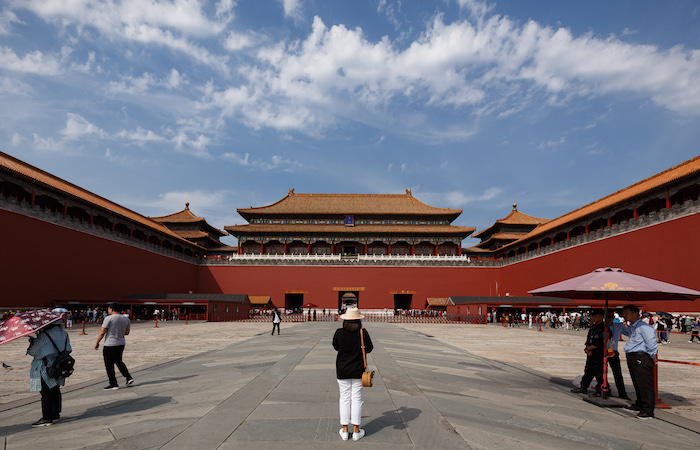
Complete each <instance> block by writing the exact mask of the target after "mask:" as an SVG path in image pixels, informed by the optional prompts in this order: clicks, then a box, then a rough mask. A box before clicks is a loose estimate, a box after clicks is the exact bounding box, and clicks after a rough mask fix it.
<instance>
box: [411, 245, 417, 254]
mask: <svg viewBox="0 0 700 450" xmlns="http://www.w3.org/2000/svg"><path fill="white" fill-rule="evenodd" d="M415 255H416V244H411V256H415Z"/></svg>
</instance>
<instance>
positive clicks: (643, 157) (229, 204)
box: [0, 0, 700, 245]
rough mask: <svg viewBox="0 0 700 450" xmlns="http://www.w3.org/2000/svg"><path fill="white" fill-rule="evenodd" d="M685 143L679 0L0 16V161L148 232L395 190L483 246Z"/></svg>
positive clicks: (693, 48)
mask: <svg viewBox="0 0 700 450" xmlns="http://www.w3.org/2000/svg"><path fill="white" fill-rule="evenodd" d="M698 142H700V3H698V2H697V1H694V0H675V1H673V2H659V1H651V0H617V1H610V0H589V1H586V2H562V1H555V0H529V1H527V2H524V1H522V0H501V1H498V2H497V3H491V2H481V1H479V0H436V1H430V0H402V1H394V0H353V1H347V0H220V1H211V2H209V1H205V0H148V1H145V0H4V1H2V2H0V150H1V151H3V152H6V153H9V154H10V155H12V156H15V157H17V158H20V159H22V160H24V161H27V162H28V163H30V164H33V165H35V166H38V167H39V168H41V169H43V170H46V171H48V172H50V173H53V174H55V175H57V176H59V177H61V178H64V179H67V180H68V181H71V182H73V183H75V184H77V185H79V186H81V187H83V188H85V189H88V190H90V191H92V192H95V193H97V194H99V195H102V196H104V197H107V198H109V199H111V200H113V201H116V202H117V203H120V204H122V205H124V206H126V207H129V208H131V209H133V210H135V211H137V212H139V213H141V214H144V215H147V216H158V215H165V214H170V213H174V212H177V211H179V210H181V209H183V207H184V203H185V202H186V201H189V202H190V209H191V210H192V211H193V212H194V213H195V214H197V215H199V216H203V217H205V218H206V219H207V220H208V221H209V222H210V223H211V224H212V225H214V226H216V227H219V228H223V226H224V225H233V224H241V223H245V222H244V220H243V219H242V218H241V217H240V216H238V214H237V213H236V208H242V207H249V206H262V205H265V204H269V203H273V202H275V201H277V200H279V199H280V198H282V197H284V196H285V195H286V194H287V190H288V189H289V188H295V189H296V192H321V193H404V192H405V189H407V188H408V189H411V190H412V191H413V195H414V196H415V197H417V198H418V199H419V200H422V201H424V202H426V203H428V204H430V205H433V206H438V207H450V208H460V209H463V210H464V213H463V214H462V215H461V216H460V218H459V219H458V220H457V221H456V222H455V225H464V226H474V227H476V228H477V229H483V228H485V227H487V226H489V225H490V224H492V223H493V222H494V221H495V220H497V219H499V218H502V217H504V216H505V215H507V214H508V213H509V211H510V210H511V205H512V203H513V202H517V203H518V205H519V206H518V209H519V210H521V211H523V212H525V213H528V214H531V215H535V216H538V217H546V218H555V217H558V216H560V215H562V214H564V213H566V212H568V211H571V210H572V209H575V208H578V207H580V206H582V205H584V204H586V203H589V202H591V201H593V200H596V199H598V198H601V197H603V196H605V195H607V194H610V193H612V192H614V191H616V190H618V189H621V188H623V187H625V186H628V185H630V184H632V183H635V182H637V181H639V180H641V179H643V178H646V177H648V176H650V175H653V174H655V173H657V172H659V171H661V170H664V169H667V168H669V167H671V166H673V165H676V164H678V163H680V162H683V161H685V160H687V159H690V158H692V157H694V156H696V155H697V154H698V153H700V152H699V151H698V149H699V148H700V146H699V145H698ZM224 241H225V242H227V243H230V244H233V243H234V242H235V240H234V239H232V238H225V239H224ZM472 243H474V242H469V240H468V241H465V245H471V244H472Z"/></svg>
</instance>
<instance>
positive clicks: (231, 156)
mask: <svg viewBox="0 0 700 450" xmlns="http://www.w3.org/2000/svg"><path fill="white" fill-rule="evenodd" d="M221 157H222V158H224V159H227V160H229V161H231V162H234V163H236V164H238V165H241V166H248V165H249V164H250V162H249V158H250V154H249V153H246V154H245V155H243V156H241V155H239V154H238V153H235V152H229V153H224V154H223V155H221Z"/></svg>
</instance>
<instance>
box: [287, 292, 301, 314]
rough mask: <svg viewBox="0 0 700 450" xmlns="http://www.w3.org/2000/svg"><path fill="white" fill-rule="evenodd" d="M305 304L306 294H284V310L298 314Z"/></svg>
mask: <svg viewBox="0 0 700 450" xmlns="http://www.w3.org/2000/svg"><path fill="white" fill-rule="evenodd" d="M303 304H304V294H284V309H286V310H292V311H294V312H297V311H299V310H301V306H302V305H303Z"/></svg>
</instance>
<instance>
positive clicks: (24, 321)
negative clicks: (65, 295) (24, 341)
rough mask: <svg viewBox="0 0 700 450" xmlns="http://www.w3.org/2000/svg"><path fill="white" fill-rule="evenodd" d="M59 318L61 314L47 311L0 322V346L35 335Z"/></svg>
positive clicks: (31, 312) (29, 313)
mask: <svg viewBox="0 0 700 450" xmlns="http://www.w3.org/2000/svg"><path fill="white" fill-rule="evenodd" d="M61 317H63V313H59V312H53V311H49V310H48V309H37V310H35V311H29V312H24V313H19V314H15V315H14V317H10V318H9V319H5V320H2V321H0V345H2V344H6V343H8V342H10V341H14V340H15V339H19V338H21V337H24V336H28V335H30V334H32V333H36V331H37V330H40V329H42V328H44V327H45V326H47V325H50V324H52V323H54V322H56V321H58V320H60V319H61Z"/></svg>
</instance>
